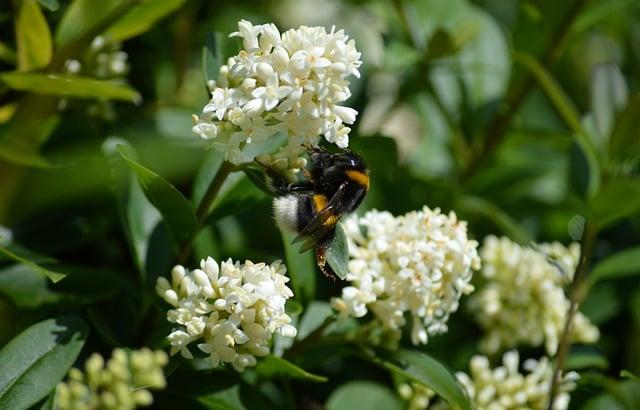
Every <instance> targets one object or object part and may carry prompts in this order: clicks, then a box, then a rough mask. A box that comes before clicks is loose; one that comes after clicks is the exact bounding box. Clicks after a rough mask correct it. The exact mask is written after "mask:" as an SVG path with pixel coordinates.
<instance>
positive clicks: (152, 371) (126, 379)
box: [55, 348, 168, 410]
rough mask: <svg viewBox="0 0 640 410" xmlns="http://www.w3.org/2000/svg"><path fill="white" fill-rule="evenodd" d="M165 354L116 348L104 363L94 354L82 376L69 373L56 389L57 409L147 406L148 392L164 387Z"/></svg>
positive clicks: (78, 373) (92, 409) (75, 409)
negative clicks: (64, 381) (66, 379)
mask: <svg viewBox="0 0 640 410" xmlns="http://www.w3.org/2000/svg"><path fill="white" fill-rule="evenodd" d="M167 363H168V357H167V354H166V353H165V352H163V351H161V350H157V351H151V350H149V349H147V348H143V349H140V350H136V351H132V352H128V351H126V350H123V349H115V350H114V351H113V353H112V355H111V358H110V359H109V360H108V361H107V363H106V365H105V361H104V359H103V358H102V356H100V355H99V354H97V353H94V354H93V355H91V357H89V359H87V361H86V362H85V373H82V372H81V371H80V370H78V369H75V368H73V369H71V370H70V371H69V377H68V379H69V380H68V381H67V382H66V383H60V384H59V385H58V388H57V390H56V399H55V402H56V408H57V409H60V410H67V409H73V410H94V409H96V410H97V409H122V410H128V409H135V408H136V407H138V406H148V405H150V404H151V403H152V402H153V396H151V393H150V392H149V390H148V389H162V388H164V387H165V385H166V381H165V378H164V374H163V372H162V367H164V366H165V365H166V364H167Z"/></svg>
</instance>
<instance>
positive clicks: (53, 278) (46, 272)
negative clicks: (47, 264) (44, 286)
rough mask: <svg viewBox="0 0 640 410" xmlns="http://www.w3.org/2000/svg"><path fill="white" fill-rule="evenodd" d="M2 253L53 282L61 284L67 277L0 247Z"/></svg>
mask: <svg viewBox="0 0 640 410" xmlns="http://www.w3.org/2000/svg"><path fill="white" fill-rule="evenodd" d="M0 253H2V254H4V255H5V256H6V257H8V258H9V259H12V260H14V261H16V262H19V263H21V264H23V265H26V266H28V267H30V268H31V269H34V270H35V271H36V272H38V273H40V274H42V275H44V276H46V277H48V278H49V279H51V282H53V283H56V282H59V281H60V280H62V279H64V278H65V276H67V275H66V274H64V273H60V272H55V271H52V270H49V269H47V268H44V267H42V266H40V265H38V264H37V263H34V262H31V261H30V260H28V259H25V258H23V257H22V256H20V255H17V254H15V253H13V252H11V251H10V250H9V249H7V248H3V247H1V246H0Z"/></svg>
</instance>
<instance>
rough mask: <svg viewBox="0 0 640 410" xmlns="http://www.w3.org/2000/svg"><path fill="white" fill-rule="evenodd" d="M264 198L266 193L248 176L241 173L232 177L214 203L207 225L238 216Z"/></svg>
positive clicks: (228, 179) (223, 186)
mask: <svg viewBox="0 0 640 410" xmlns="http://www.w3.org/2000/svg"><path fill="white" fill-rule="evenodd" d="M264 197H265V194H264V192H262V191H261V190H260V189H258V188H257V187H256V186H255V185H254V184H253V183H252V182H251V180H250V179H249V178H247V176H246V175H244V174H241V173H236V174H234V175H231V176H229V177H228V178H227V180H226V182H225V183H224V184H223V185H222V189H221V190H220V192H219V193H218V196H217V197H216V199H215V201H213V204H212V206H211V213H210V215H209V217H208V218H207V223H210V222H213V221H217V220H218V219H221V218H224V217H225V216H228V215H231V214H237V213H238V212H241V211H243V210H245V209H247V208H248V207H250V206H251V205H254V204H256V203H257V202H258V201H260V200H262V199H263V198H264Z"/></svg>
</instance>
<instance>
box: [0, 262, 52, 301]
mask: <svg viewBox="0 0 640 410" xmlns="http://www.w3.org/2000/svg"><path fill="white" fill-rule="evenodd" d="M0 293H2V294H4V295H5V296H6V297H8V298H9V299H11V301H12V302H13V303H14V304H15V305H16V306H18V307H20V308H35V307H38V306H41V305H44V304H48V303H55V302H57V301H58V300H60V299H61V298H62V295H60V294H59V293H57V292H54V291H52V290H51V289H49V287H48V280H47V278H46V277H44V276H43V275H42V274H40V273H38V272H37V271H36V270H35V269H33V268H31V267H30V266H27V265H23V264H16V265H11V266H8V267H6V268H3V269H0Z"/></svg>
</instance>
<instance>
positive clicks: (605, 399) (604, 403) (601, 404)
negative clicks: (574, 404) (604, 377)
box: [581, 394, 626, 410]
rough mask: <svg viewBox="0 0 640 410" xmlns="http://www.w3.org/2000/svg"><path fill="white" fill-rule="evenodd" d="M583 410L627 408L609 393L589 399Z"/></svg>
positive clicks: (619, 409) (623, 409)
mask: <svg viewBox="0 0 640 410" xmlns="http://www.w3.org/2000/svg"><path fill="white" fill-rule="evenodd" d="M581 410H626V408H625V406H624V405H623V404H622V403H620V402H619V401H618V400H616V399H615V398H613V397H612V396H611V395H609V394H599V395H597V396H595V397H594V398H592V399H589V401H587V402H586V403H585V404H584V405H583V406H582V407H581Z"/></svg>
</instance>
